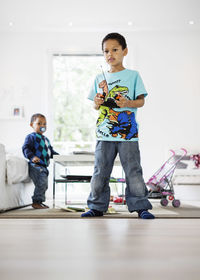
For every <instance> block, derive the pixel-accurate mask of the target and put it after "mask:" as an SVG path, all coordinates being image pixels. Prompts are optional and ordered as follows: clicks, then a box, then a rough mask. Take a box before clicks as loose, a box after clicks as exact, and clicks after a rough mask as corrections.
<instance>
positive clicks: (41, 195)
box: [29, 163, 49, 203]
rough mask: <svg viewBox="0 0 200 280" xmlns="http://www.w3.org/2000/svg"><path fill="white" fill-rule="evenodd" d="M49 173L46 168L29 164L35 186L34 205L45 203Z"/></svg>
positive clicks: (30, 174)
mask: <svg viewBox="0 0 200 280" xmlns="http://www.w3.org/2000/svg"><path fill="white" fill-rule="evenodd" d="M48 175H49V171H48V169H47V168H46V167H44V166H40V165H37V164H35V163H29V176H30V178H31V179H32V180H33V183H34V185H35V190H34V194H33V196H32V200H33V203H42V202H43V201H45V192H46V190H47V189H48Z"/></svg>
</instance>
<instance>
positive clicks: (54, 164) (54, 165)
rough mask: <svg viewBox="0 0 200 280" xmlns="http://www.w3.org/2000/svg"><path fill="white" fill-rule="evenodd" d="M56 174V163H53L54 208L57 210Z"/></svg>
mask: <svg viewBox="0 0 200 280" xmlns="http://www.w3.org/2000/svg"><path fill="white" fill-rule="evenodd" d="M55 173H56V163H55V162H54V163H53V208H55V187H56V182H55V176H56V175H55Z"/></svg>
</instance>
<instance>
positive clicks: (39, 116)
mask: <svg viewBox="0 0 200 280" xmlns="http://www.w3.org/2000/svg"><path fill="white" fill-rule="evenodd" d="M37 118H45V116H44V115H42V114H40V113H37V114H34V115H32V117H31V123H33V122H34V121H35V120H36V119H37ZM45 119H46V118H45Z"/></svg>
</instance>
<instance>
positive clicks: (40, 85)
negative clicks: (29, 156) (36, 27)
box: [0, 30, 200, 178]
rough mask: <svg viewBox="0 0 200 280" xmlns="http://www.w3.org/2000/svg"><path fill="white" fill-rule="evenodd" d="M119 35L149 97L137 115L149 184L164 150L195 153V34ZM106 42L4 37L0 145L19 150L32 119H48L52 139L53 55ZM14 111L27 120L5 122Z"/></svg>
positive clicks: (199, 63) (64, 36) (91, 36)
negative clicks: (43, 116)
mask: <svg viewBox="0 0 200 280" xmlns="http://www.w3.org/2000/svg"><path fill="white" fill-rule="evenodd" d="M108 32H110V30H109V31H108ZM123 34H124V35H125V36H126V38H127V42H128V45H129V55H128V57H127V59H126V64H127V66H128V67H131V68H133V69H137V70H139V71H140V74H141V76H142V78H143V80H144V83H145V85H146V88H147V90H148V92H149V97H148V98H147V99H146V104H145V107H143V108H141V109H139V113H138V119H139V121H140V148H141V155H142V164H143V167H144V175H145V177H146V178H148V177H149V176H150V175H152V172H154V171H155V169H157V168H158V167H159V166H160V164H161V163H162V161H163V160H164V158H165V156H166V151H167V150H168V149H169V148H173V147H176V148H177V147H185V148H187V149H189V150H191V151H193V150H195V151H197V152H200V145H199V139H200V130H199V129H198V128H199V116H198V110H199V104H200V94H199V92H200V82H199V67H200V53H199V49H200V36H199V35H200V34H199V32H198V31H186V32H183V31H180V32H178V31H171V32H170V31H163V32H161V31H149V32H130V33H128V32H127V33H123ZM104 35H105V33H98V32H96V33H90V32H86V33H83V32H81V33H78V32H74V33H72V32H68V33H64V32H60V33H59V32H57V33H43V32H35V33H34V32H32V33H23V32H10V33H9V32H1V34H0V36H1V43H0V61H1V63H0V118H1V119H0V142H1V143H4V144H5V145H6V147H7V149H8V148H9V149H13V148H19V149H20V148H21V145H22V144H23V141H24V138H25V135H26V134H27V133H29V132H30V131H31V129H30V127H29V119H30V116H31V115H32V114H33V113H35V112H41V113H44V114H46V115H47V118H48V123H49V127H48V134H47V135H48V136H49V137H50V138H51V137H52V124H51V117H52V110H53V107H49V105H51V102H50V101H49V100H50V99H51V79H50V78H51V69H50V61H51V60H50V57H51V53H53V52H54V51H62V52H74V53H84V52H86V53H92V52H94V53H96V52H100V51H101V47H100V43H101V39H102V37H103V36H104ZM13 105H17V106H24V111H25V112H24V113H25V118H24V119H22V120H13V119H8V117H9V116H10V112H11V111H10V110H11V108H12V106H13ZM3 118H4V119H3ZM5 118H7V119H5Z"/></svg>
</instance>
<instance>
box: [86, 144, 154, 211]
mask: <svg viewBox="0 0 200 280" xmlns="http://www.w3.org/2000/svg"><path fill="white" fill-rule="evenodd" d="M117 153H119V157H120V161H121V164H122V167H123V169H124V172H125V179H126V190H125V196H126V203H127V206H128V210H129V211H130V212H133V211H137V210H142V209H152V205H151V203H150V202H149V201H148V199H147V196H148V190H147V188H146V185H145V183H144V179H143V176H142V167H141V165H140V151H139V147H138V142H137V141H135V142H117V141H116V142H112V141H97V144H96V151H95V165H94V173H93V176H92V180H91V193H90V195H89V197H88V201H87V203H88V207H89V208H90V209H95V210H98V211H102V212H106V211H107V209H108V206H109V201H110V187H109V180H110V175H111V172H112V168H113V164H114V160H115V157H116V156H117Z"/></svg>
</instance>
